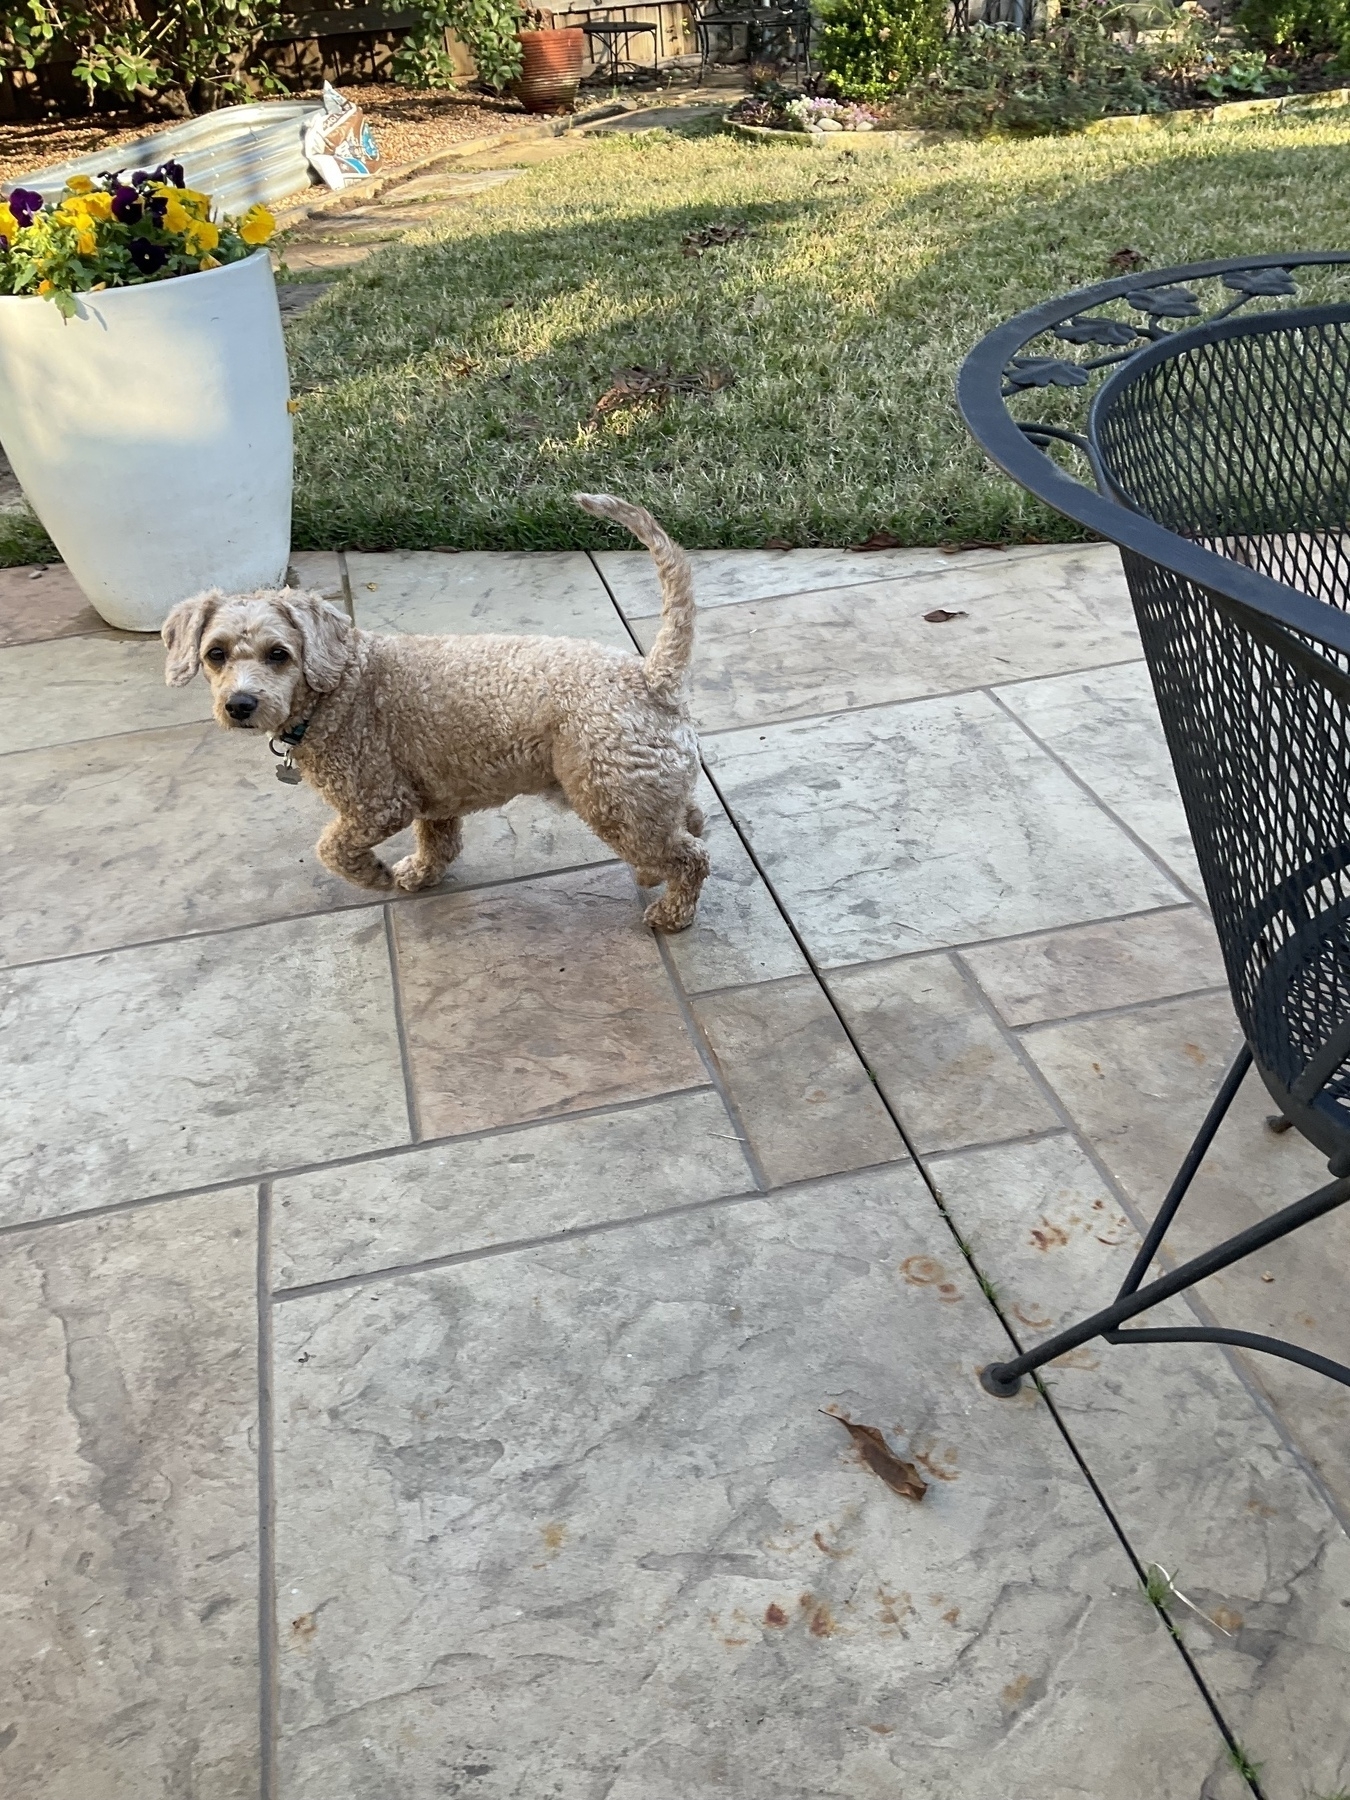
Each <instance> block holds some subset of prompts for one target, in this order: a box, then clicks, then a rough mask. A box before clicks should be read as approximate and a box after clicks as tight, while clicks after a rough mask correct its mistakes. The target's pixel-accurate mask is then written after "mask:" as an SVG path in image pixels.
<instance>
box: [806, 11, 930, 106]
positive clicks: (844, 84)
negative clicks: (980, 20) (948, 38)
mask: <svg viewBox="0 0 1350 1800" xmlns="http://www.w3.org/2000/svg"><path fill="white" fill-rule="evenodd" d="M946 13H947V7H946V0H826V4H825V5H824V6H823V7H822V17H823V19H824V24H823V26H822V28H821V31H820V36H819V38H818V40H817V43H818V50H817V57H818V61H819V64H820V68H821V72H822V73H823V74H824V75H825V76H826V77H827V78H828V80H829V85H830V88H831V90H832V91H833V92H834V93H836V94H838V95H839V96H840V97H841V98H842V99H845V100H886V99H888V98H889V97H890V96H891V95H892V94H894V93H896V92H897V91H898V90H899V89H900V88H902V87H906V86H907V85H908V84H909V83H910V82H911V81H913V80H914V78H915V77H916V76H918V75H923V74H925V73H927V71H928V70H929V69H932V68H935V67H936V66H937V63H938V60H939V58H940V57H941V55H942V47H943V42H944V38H945V31H944V27H945V21H946Z"/></svg>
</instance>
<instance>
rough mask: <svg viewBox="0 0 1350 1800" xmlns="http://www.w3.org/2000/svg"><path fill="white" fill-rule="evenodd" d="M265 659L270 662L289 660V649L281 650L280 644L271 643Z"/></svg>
mask: <svg viewBox="0 0 1350 1800" xmlns="http://www.w3.org/2000/svg"><path fill="white" fill-rule="evenodd" d="M267 660H268V662H270V663H286V662H289V661H290V660H291V653H290V651H289V650H283V649H282V647H281V645H280V644H273V646H272V648H271V649H270V650H269V651H268V652H267Z"/></svg>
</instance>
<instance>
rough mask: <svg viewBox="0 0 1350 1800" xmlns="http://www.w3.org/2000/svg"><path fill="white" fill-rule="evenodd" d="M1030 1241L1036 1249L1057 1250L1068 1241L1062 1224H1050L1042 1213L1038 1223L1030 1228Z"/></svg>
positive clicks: (1067, 1235)
mask: <svg viewBox="0 0 1350 1800" xmlns="http://www.w3.org/2000/svg"><path fill="white" fill-rule="evenodd" d="M1031 1241H1032V1243H1033V1244H1034V1245H1035V1246H1036V1248H1037V1249H1038V1250H1059V1249H1062V1248H1063V1246H1064V1245H1065V1244H1067V1243H1068V1241H1069V1234H1068V1232H1067V1231H1065V1229H1064V1228H1063V1226H1062V1225H1052V1224H1051V1223H1050V1221H1049V1219H1047V1218H1046V1217H1045V1215H1044V1214H1043V1213H1042V1215H1041V1222H1040V1224H1039V1225H1033V1226H1032V1228H1031Z"/></svg>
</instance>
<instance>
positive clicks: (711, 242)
mask: <svg viewBox="0 0 1350 1800" xmlns="http://www.w3.org/2000/svg"><path fill="white" fill-rule="evenodd" d="M753 235H754V234H753V233H752V232H751V230H750V227H749V226H748V225H747V224H746V222H745V220H744V219H735V220H731V219H728V220H724V221H723V222H722V223H720V224H716V225H703V226H700V227H699V228H698V229H697V230H694V231H686V232H685V234H684V236H683V237H682V238H681V239H680V249H681V251H682V252H683V254H684V255H685V256H702V254H703V252H704V251H705V250H711V249H712V248H713V247H714V246H715V245H717V244H732V243H735V241H736V240H737V238H747V237H751V236H753Z"/></svg>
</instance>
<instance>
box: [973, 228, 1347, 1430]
mask: <svg viewBox="0 0 1350 1800" xmlns="http://www.w3.org/2000/svg"><path fill="white" fill-rule="evenodd" d="M1348 263H1350V253H1342V252H1326V253H1316V254H1315V253H1301V254H1291V255H1289V256H1263V257H1254V258H1249V259H1246V260H1241V261H1227V262H1211V263H1201V264H1195V265H1192V266H1190V267H1185V268H1173V269H1166V270H1162V271H1159V272H1157V273H1151V272H1150V273H1146V274H1137V275H1132V276H1125V277H1122V278H1121V279H1119V280H1116V281H1111V282H1106V283H1104V284H1102V285H1101V286H1099V287H1094V288H1090V289H1084V290H1082V291H1080V292H1078V293H1075V294H1070V295H1066V296H1064V297H1062V298H1060V299H1057V300H1052V301H1048V302H1046V303H1045V304H1044V305H1042V306H1038V307H1035V308H1032V309H1031V310H1030V311H1028V312H1025V313H1022V314H1020V315H1019V316H1018V317H1017V318H1015V319H1012V320H1010V321H1008V323H1007V324H1005V325H1002V326H1000V327H999V328H998V329H997V330H995V331H993V332H991V333H990V334H989V335H988V336H987V337H986V338H984V339H983V340H982V342H981V343H980V344H979V345H977V347H976V348H975V350H974V351H972V353H971V354H970V356H969V357H968V358H967V360H966V362H965V364H964V366H963V368H962V370H961V374H960V378H959V383H958V398H959V402H960V406H961V411H962V414H963V415H964V417H965V420H966V423H967V425H968V426H969V428H970V430H971V432H972V433H973V435H974V436H975V438H976V439H977V440H978V442H979V443H980V445H981V446H982V447H983V449H984V450H985V451H986V452H987V454H988V455H989V456H990V457H991V458H992V460H993V461H994V462H995V463H997V464H998V465H999V467H1001V468H1002V469H1003V470H1005V471H1006V473H1007V474H1009V475H1010V476H1012V478H1013V480H1015V481H1017V482H1018V483H1020V484H1021V485H1022V486H1023V487H1025V488H1028V489H1029V490H1030V491H1031V492H1032V493H1034V494H1037V495H1038V496H1039V497H1040V498H1041V499H1042V500H1044V501H1046V502H1047V503H1048V504H1049V505H1051V506H1053V507H1055V508H1056V509H1057V510H1058V511H1059V512H1061V513H1065V514H1067V516H1068V517H1069V518H1071V519H1074V520H1076V521H1077V522H1078V523H1079V524H1081V525H1083V526H1086V527H1087V528H1088V529H1089V530H1091V531H1092V532H1094V533H1096V534H1098V535H1099V536H1101V537H1104V538H1107V539H1110V540H1112V541H1113V542H1115V543H1116V544H1117V545H1118V546H1119V548H1120V552H1121V558H1122V561H1123V563H1124V567H1125V575H1126V579H1127V581H1128V583H1129V589H1130V594H1131V598H1132V600H1133V602H1134V610H1135V615H1136V618H1137V619H1138V623H1139V630H1140V634H1141V637H1142V639H1143V645H1144V654H1145V657H1146V658H1147V661H1148V667H1149V672H1150V674H1151V677H1152V681H1153V689H1154V693H1155V695H1156V698H1157V702H1158V710H1159V713H1160V714H1161V717H1162V723H1163V729H1164V732H1165V734H1166V738H1167V743H1168V748H1169V750H1170V752H1171V757H1172V762H1173V766H1174V768H1175V770H1176V776H1177V783H1178V786H1179V787H1180V790H1181V797H1182V800H1183V802H1184V804H1185V808H1186V817H1187V820H1188V822H1189V824H1190V829H1191V836H1192V838H1193V840H1194V844H1195V852H1196V856H1197V858H1198V860H1199V864H1200V870H1201V874H1202V875H1203V878H1204V883H1205V890H1206V893H1207V896H1208V899H1209V904H1210V908H1211V910H1212V912H1213V916H1214V924H1215V927H1216V929H1217V932H1218V937H1219V943H1220V947H1221V949H1222V953H1223V958H1224V964H1225V968H1226V970H1227V976H1228V985H1229V989H1230V991H1231V994H1232V999H1233V1005H1234V1007H1235V1009H1236V1012H1237V1016H1238V1021H1239V1023H1240V1025H1241V1028H1242V1032H1243V1036H1244V1038H1245V1042H1244V1044H1243V1047H1242V1049H1241V1051H1240V1053H1239V1055H1238V1057H1237V1060H1236V1061H1235V1062H1234V1063H1233V1065H1232V1067H1231V1068H1230V1069H1229V1071H1228V1073H1227V1075H1226V1077H1225V1079H1224V1081H1223V1084H1222V1086H1221V1088H1220V1090H1219V1093H1218V1095H1217V1096H1216V1098H1215V1100H1214V1103H1213V1105H1212V1106H1211V1108H1210V1110H1209V1114H1208V1116H1207V1117H1206V1119H1205V1121H1204V1123H1203V1125H1202V1126H1201V1128H1200V1131H1199V1134H1198V1135H1197V1137H1196V1139H1195V1142H1194V1143H1193V1144H1192V1146H1191V1148H1190V1150H1189V1151H1188V1152H1187V1155H1186V1158H1185V1160H1184V1162H1183V1163H1182V1166H1181V1168H1180V1170H1179V1171H1178V1173H1177V1176H1176V1179H1175V1181H1174V1182H1173V1184H1172V1187H1171V1189H1170V1191H1169V1192H1168V1194H1167V1196H1166V1198H1165V1199H1164V1201H1163V1203H1162V1206H1161V1208H1160V1210H1159V1212H1158V1214H1157V1216H1156V1218H1155V1219H1154V1220H1153V1223H1152V1226H1151V1227H1150V1229H1149V1230H1148V1232H1147V1235H1146V1236H1145V1239H1144V1242H1143V1244H1142V1246H1141V1248H1140V1250H1139V1254H1138V1256H1137V1257H1136V1258H1135V1260H1134V1264H1133V1266H1132V1267H1131V1269H1130V1272H1129V1274H1128V1276H1127V1277H1126V1280H1125V1282H1124V1285H1123V1286H1122V1288H1121V1290H1120V1293H1119V1295H1118V1297H1117V1299H1116V1300H1115V1302H1114V1303H1113V1304H1112V1305H1111V1306H1109V1307H1106V1308H1104V1309H1102V1310H1101V1311H1100V1312H1097V1313H1094V1314H1093V1315H1092V1316H1091V1317H1089V1318H1085V1319H1083V1320H1081V1321H1080V1322H1079V1323H1078V1324H1076V1325H1074V1326H1072V1327H1070V1328H1069V1329H1067V1330H1065V1331H1061V1332H1058V1333H1056V1334H1055V1335H1054V1336H1053V1337H1050V1338H1047V1339H1046V1340H1045V1341H1044V1342H1042V1343H1040V1344H1038V1345H1036V1346H1035V1348H1034V1349H1031V1350H1028V1351H1027V1352H1026V1353H1025V1354H1023V1355H1019V1356H1016V1357H1012V1358H1009V1359H1008V1360H1007V1361H1006V1362H1002V1363H997V1364H992V1365H990V1366H989V1367H988V1368H986V1369H985V1370H984V1371H983V1372H982V1375H981V1380H982V1381H983V1383H984V1386H985V1387H986V1388H987V1389H988V1391H989V1392H990V1393H992V1394H996V1395H999V1396H1008V1395H1011V1394H1014V1393H1016V1392H1017V1390H1018V1388H1019V1387H1020V1385H1021V1382H1022V1379H1023V1377H1024V1376H1026V1375H1029V1374H1030V1373H1031V1372H1032V1371H1034V1370H1036V1369H1038V1368H1040V1367H1041V1366H1042V1365H1043V1364H1045V1363H1048V1362H1050V1361H1052V1360H1053V1359H1054V1358H1056V1357H1058V1356H1062V1355H1064V1353H1065V1352H1066V1351H1069V1350H1072V1349H1074V1348H1076V1347H1077V1346H1078V1345H1080V1344H1084V1343H1087V1342H1088V1341H1089V1340H1091V1339H1094V1338H1102V1339H1104V1340H1105V1341H1106V1342H1107V1343H1110V1344H1141V1343H1152V1344H1156V1343H1203V1344H1225V1345H1233V1346H1236V1347H1237V1348H1240V1349H1244V1350H1256V1351H1262V1352H1265V1353H1267V1354H1269V1355H1272V1356H1279V1357H1283V1358H1285V1359H1287V1360H1288V1361H1290V1362H1294V1363H1299V1364H1301V1365H1302V1366H1303V1367H1304V1368H1308V1369H1313V1370H1316V1371H1317V1372H1318V1373H1320V1374H1323V1375H1327V1376H1330V1377H1331V1379H1333V1380H1335V1381H1339V1382H1343V1383H1345V1384H1346V1385H1347V1386H1350V1368H1347V1367H1346V1366H1345V1365H1344V1364H1341V1363H1337V1362H1333V1361H1331V1360H1330V1359H1329V1358H1327V1357H1325V1356H1321V1355H1319V1354H1317V1353H1316V1352H1314V1351H1312V1350H1309V1349H1305V1348H1303V1347H1301V1346H1300V1345H1297V1344H1291V1343H1287V1342H1285V1341H1283V1340H1282V1339H1276V1338H1271V1337H1267V1336H1263V1335H1261V1334H1258V1333H1255V1332H1249V1331H1240V1330H1228V1329H1225V1328H1221V1327H1217V1326H1208V1325H1194V1326H1169V1327H1166V1328H1158V1327H1150V1326H1143V1325H1132V1324H1130V1321H1132V1320H1135V1319H1138V1318H1139V1317H1140V1316H1141V1315H1144V1314H1146V1313H1147V1312H1148V1311H1149V1310H1150V1309H1151V1308H1152V1307H1154V1306H1156V1305H1158V1303H1159V1302H1160V1301H1163V1300H1166V1299H1168V1298H1169V1297H1170V1296H1172V1295H1174V1294H1178V1293H1181V1292H1183V1291H1184V1290H1186V1289H1188V1288H1191V1287H1193V1286H1194V1285H1195V1284H1196V1283H1197V1282H1199V1281H1202V1280H1204V1279H1205V1277H1206V1276H1209V1275H1214V1274H1217V1273H1218V1272H1219V1271H1220V1270H1222V1269H1226V1268H1228V1267H1229V1266H1231V1265H1232V1264H1233V1263H1236V1262H1238V1261H1240V1260H1241V1259H1242V1258H1244V1257H1247V1256H1250V1255H1252V1254H1254V1253H1255V1252H1256V1251H1258V1250H1260V1249H1262V1248H1263V1247H1264V1246H1266V1245H1267V1244H1272V1243H1275V1242H1276V1241H1277V1240H1278V1239H1280V1238H1282V1237H1285V1236H1287V1235H1288V1234H1289V1233H1290V1232H1292V1231H1297V1230H1299V1229H1300V1228H1301V1227H1303V1226H1305V1225H1308V1224H1310V1223H1311V1222H1312V1221H1313V1220H1315V1219H1318V1218H1320V1217H1322V1216H1323V1215H1324V1214H1326V1213H1329V1212H1331V1211H1333V1210H1334V1209H1335V1208H1336V1207H1339V1206H1342V1205H1344V1204H1345V1202H1346V1201H1347V1200H1350V617H1347V611H1350V305H1345V304H1334V305H1333V304H1325V305H1312V306H1303V305H1299V304H1297V300H1298V281H1299V278H1300V272H1302V276H1303V279H1305V280H1307V279H1309V278H1312V279H1313V280H1315V281H1318V282H1322V283H1326V282H1327V281H1328V278H1329V277H1330V276H1331V275H1333V274H1334V273H1335V266H1336V265H1344V264H1348ZM1206 297H1208V306H1207V299H1206ZM1257 302H1264V303H1265V305H1264V309H1263V310H1260V311H1254V310H1252V308H1253V306H1254V304H1255V303H1257ZM1272 302H1273V303H1274V304H1273V305H1272V304H1271V303H1272ZM1207 310H1208V314H1209V316H1206V313H1207ZM1094 383H1096V384H1098V385H1096V387H1095V392H1094V391H1092V390H1093V386H1094ZM1038 392H1039V394H1041V395H1046V396H1048V394H1050V393H1053V392H1058V393H1059V395H1060V397H1059V399H1058V400H1057V401H1056V402H1054V403H1052V404H1051V405H1049V406H1047V407H1046V408H1045V409H1044V410H1046V411H1048V412H1051V413H1054V414H1057V415H1058V416H1059V418H1060V420H1061V421H1062V420H1063V419H1064V418H1066V417H1069V416H1070V415H1069V413H1068V411H1067V410H1066V406H1067V403H1068V402H1069V401H1070V400H1071V399H1074V398H1076V399H1077V400H1078V401H1079V402H1082V401H1084V400H1087V399H1088V398H1089V396H1090V405H1089V406H1088V408H1087V417H1086V421H1085V422H1083V421H1081V420H1075V421H1074V424H1066V423H1064V422H1054V421H1053V420H1052V421H1050V422H1046V421H1040V422H1037V421H1035V420H1031V419H1022V418H1017V417H1014V413H1013V411H1012V410H1010V406H1009V402H1010V401H1011V402H1013V404H1014V405H1015V406H1017V408H1018V411H1019V412H1021V411H1023V410H1024V404H1025V398H1026V397H1027V396H1028V395H1031V394H1035V393H1038ZM1077 423H1084V426H1085V428H1084V429H1082V430H1080V429H1076V428H1074V425H1075V424H1077ZM1056 444H1068V445H1071V446H1073V447H1074V449H1076V450H1077V451H1079V452H1080V453H1081V454H1082V456H1083V457H1084V458H1085V460H1086V462H1087V464H1088V466H1089V467H1090V469H1091V471H1092V475H1093V477H1094V479H1095V483H1096V487H1095V489H1094V488H1093V487H1092V486H1089V485H1088V484H1087V483H1086V482H1084V481H1081V480H1078V479H1076V478H1075V477H1074V476H1073V475H1072V474H1070V473H1069V471H1068V470H1067V469H1066V468H1065V467H1062V466H1061V464H1060V462H1058V461H1056V460H1055V459H1054V458H1053V457H1052V456H1051V454H1050V451H1051V447H1052V446H1054V445H1056ZM1060 454H1061V455H1063V454H1064V453H1063V452H1062V451H1061V452H1060ZM1253 1066H1255V1068H1256V1070H1257V1073H1258V1074H1259V1075H1260V1077H1261V1079H1262V1081H1263V1082H1264V1083H1265V1085H1266V1087H1267V1089H1268V1090H1269V1091H1270V1094H1271V1095H1272V1097H1273V1098H1274V1101H1275V1103H1276V1105H1277V1106H1278V1107H1279V1109H1280V1114H1281V1123H1283V1121H1288V1123H1289V1124H1290V1125H1292V1126H1293V1127H1294V1128H1295V1129H1297V1130H1298V1131H1299V1132H1301V1133H1302V1135H1303V1136H1304V1137H1305V1138H1307V1139H1308V1140H1309V1141H1310V1142H1311V1143H1312V1144H1313V1145H1315V1146H1316V1148H1317V1149H1318V1150H1320V1151H1321V1152H1322V1154H1323V1155H1325V1156H1326V1158H1327V1160H1328V1172H1329V1174H1330V1176H1331V1179H1330V1180H1329V1181H1328V1182H1327V1183H1326V1185H1324V1186H1322V1187H1320V1188H1318V1189H1317V1191H1316V1192H1315V1193H1311V1194H1308V1195H1306V1196H1305V1197H1304V1198H1303V1199H1301V1200H1298V1201H1295V1202H1294V1203H1293V1204H1291V1205H1289V1206H1286V1207H1284V1208H1283V1209H1281V1210H1280V1211H1278V1212H1276V1213H1274V1214H1272V1215H1271V1216H1269V1217H1267V1218H1265V1219H1262V1220H1261V1221H1260V1222H1259V1223H1258V1224H1255V1225H1252V1226H1250V1227H1249V1228H1248V1229H1246V1230H1244V1231H1240V1232H1238V1233H1237V1234H1236V1235H1235V1236H1233V1237H1231V1238H1229V1239H1227V1240H1226V1241H1225V1242H1223V1243H1221V1244H1217V1245H1215V1246H1214V1248H1213V1249H1211V1250H1208V1251H1206V1252H1205V1253H1204V1254H1203V1255H1201V1256H1197V1257H1193V1258H1191V1259H1190V1260H1189V1261H1187V1262H1185V1263H1183V1264H1181V1265H1180V1266H1179V1267H1176V1268H1173V1269H1171V1270H1169V1271H1168V1272H1167V1273H1165V1274H1163V1275H1162V1276H1159V1277H1156V1278H1155V1279H1153V1280H1151V1281H1148V1280H1146V1279H1145V1278H1146V1276H1147V1273H1148V1269H1149V1266H1150V1264H1151V1263H1152V1261H1153V1259H1154V1256H1155V1254H1156V1253H1157V1251H1158V1249H1159V1247H1160V1246H1161V1244H1162V1242H1163V1239H1164V1236H1165V1234H1166V1232H1167V1229H1168V1226H1169V1225H1170V1224H1171V1222H1172V1219H1173V1218H1174V1217H1175V1215H1176V1212H1177V1209H1178V1207H1179V1206H1180V1205H1181V1203H1182V1201H1183V1199H1184V1198H1185V1195H1186V1191H1187V1189H1188V1187H1189V1186H1190V1184H1191V1181H1192V1180H1193V1178H1194V1176H1195V1174H1196V1171H1197V1169H1198V1168H1199V1166H1200V1164H1201V1161H1202V1160H1203V1158H1204V1155H1205V1152H1206V1151H1207V1150H1208V1148H1209V1146H1210V1144H1211V1143H1212V1141H1213V1139H1214V1136H1215V1133H1216V1132H1217V1131H1218V1129H1219V1126H1220V1124H1221V1123H1222V1121H1223V1118H1224V1115H1225V1113H1226V1112H1227V1111H1228V1108H1229V1106H1230V1105H1231V1104H1232V1101H1233V1098H1234V1096H1235V1095H1236V1093H1237V1091H1238V1089H1239V1087H1240V1086H1241V1084H1242V1081H1243V1078H1244V1077H1245V1076H1246V1074H1247V1073H1248V1071H1249V1069H1251V1068H1252V1067H1253Z"/></svg>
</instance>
